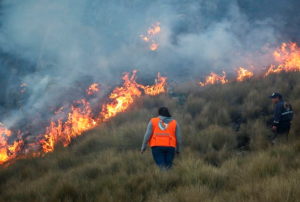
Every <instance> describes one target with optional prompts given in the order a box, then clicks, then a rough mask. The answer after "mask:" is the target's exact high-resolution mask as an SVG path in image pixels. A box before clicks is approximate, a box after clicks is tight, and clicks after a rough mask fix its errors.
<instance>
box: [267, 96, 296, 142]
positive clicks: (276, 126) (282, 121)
mask: <svg viewBox="0 0 300 202" xmlns="http://www.w3.org/2000/svg"><path fill="white" fill-rule="evenodd" d="M269 98H271V99H272V102H273V103H274V104H275V107H274V121H273V124H272V130H273V131H274V132H275V134H276V137H275V138H283V139H284V140H286V141H287V140H288V134H289V131H290V127H291V123H290V122H291V120H292V119H293V109H292V106H291V104H289V103H288V102H287V101H283V100H282V96H281V94H279V93H273V94H272V95H270V96H269Z"/></svg>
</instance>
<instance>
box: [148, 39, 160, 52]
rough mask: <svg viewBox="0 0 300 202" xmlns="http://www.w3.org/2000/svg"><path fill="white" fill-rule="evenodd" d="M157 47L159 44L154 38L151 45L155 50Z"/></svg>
mask: <svg viewBox="0 0 300 202" xmlns="http://www.w3.org/2000/svg"><path fill="white" fill-rule="evenodd" d="M157 47H158V44H157V43H155V41H154V40H152V45H151V46H149V48H150V50H152V51H154V50H156V49H157Z"/></svg>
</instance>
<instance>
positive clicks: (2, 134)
mask: <svg viewBox="0 0 300 202" xmlns="http://www.w3.org/2000/svg"><path fill="white" fill-rule="evenodd" d="M11 134H12V132H11V131H10V130H8V129H7V128H6V127H4V126H3V124H2V123H0V164H2V163H4V162H6V161H8V160H10V159H13V158H16V156H17V155H18V153H19V152H20V151H21V150H22V148H23V147H24V142H23V140H21V139H19V138H17V140H16V141H15V142H14V143H13V144H12V145H9V144H8V142H7V141H8V138H9V137H10V136H11ZM19 135H20V132H19ZM19 135H18V137H19Z"/></svg>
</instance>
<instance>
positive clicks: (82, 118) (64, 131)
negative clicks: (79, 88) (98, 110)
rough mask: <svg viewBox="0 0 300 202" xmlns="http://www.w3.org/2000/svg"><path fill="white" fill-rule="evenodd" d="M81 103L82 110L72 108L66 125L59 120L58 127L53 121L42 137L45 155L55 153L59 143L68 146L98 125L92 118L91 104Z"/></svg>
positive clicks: (83, 101)
mask: <svg viewBox="0 0 300 202" xmlns="http://www.w3.org/2000/svg"><path fill="white" fill-rule="evenodd" d="M81 103H82V105H83V107H82V109H81V108H79V107H78V108H75V107H74V106H71V109H72V113H69V116H68V120H67V121H66V122H65V123H64V124H63V123H62V119H59V120H58V125H57V126H56V124H55V122H53V121H51V124H50V126H49V127H47V129H46V134H43V135H41V136H42V137H44V138H43V140H42V142H41V144H42V150H43V151H44V152H45V153H47V152H51V151H53V150H54V145H55V144H56V143H57V142H61V143H62V144H63V145H64V146H65V147H66V146H68V145H69V144H70V142H71V139H72V138H74V137H76V136H78V135H81V134H82V132H84V131H87V130H89V129H91V128H93V127H94V126H95V125H96V121H95V120H94V119H93V118H92V117H93V114H92V110H91V107H90V104H89V103H88V102H86V101H85V100H81Z"/></svg>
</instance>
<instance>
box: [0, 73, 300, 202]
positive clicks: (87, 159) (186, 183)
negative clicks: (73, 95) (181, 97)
mask: <svg viewBox="0 0 300 202" xmlns="http://www.w3.org/2000/svg"><path fill="white" fill-rule="evenodd" d="M287 78H288V79H289V82H288V84H284V85H283V84H282V82H283V81H284V80H286V79H287ZM298 78H299V73H293V74H287V73H282V74H280V75H270V76H269V77H267V78H266V79H264V80H254V81H245V82H241V83H238V84H237V83H228V84H226V85H222V86H207V88H206V89H204V90H203V89H199V88H198V87H195V89H190V90H191V92H193V93H192V94H190V95H189V96H188V99H187V101H186V103H185V104H184V105H183V106H181V105H179V104H178V103H176V101H175V100H174V99H172V98H171V97H169V96H167V95H159V96H158V97H144V98H138V99H136V100H135V101H134V102H133V105H131V106H130V107H129V108H128V110H127V111H126V112H123V113H120V114H118V115H116V116H115V117H113V118H111V119H109V120H108V121H106V122H105V123H103V124H101V125H99V126H97V127H95V128H94V129H92V130H90V131H86V132H84V133H83V135H82V136H80V137H78V138H76V139H74V140H73V141H72V143H71V144H69V146H68V147H66V148H65V147H63V145H60V144H58V145H54V146H55V150H54V152H52V153H47V154H46V155H45V156H44V157H36V158H33V157H27V158H23V159H19V160H17V161H15V162H14V163H11V165H9V166H8V167H4V166H3V165H2V167H1V169H0V200H1V201H24V200H26V201H199V200H201V201H241V200H242V201H253V200H254V201H274V200H275V201H276V200H277V201H287V200H289V201H297V200H298V198H299V196H300V191H299V189H298V185H299V183H300V180H299V179H298V177H297V176H298V175H299V172H300V160H299V158H297V156H298V155H299V152H300V149H299V148H300V146H299V145H300V143H299V142H298V137H299V134H298V131H300V126H298V125H297V124H293V126H292V131H291V137H290V140H291V141H290V143H288V144H287V145H275V146H273V147H270V144H269V142H268V135H269V131H268V125H267V123H268V120H269V119H271V117H272V104H271V103H270V100H269V99H268V97H267V95H269V94H270V93H271V92H273V91H275V90H276V91H278V92H282V94H283V96H284V98H289V99H290V102H291V103H292V105H293V106H294V105H295V109H297V106H296V105H297V103H298V102H300V91H299V90H298V89H300V86H299V85H300V84H299V83H297V81H298ZM265 86H268V87H267V88H266V87H265ZM212 100H213V102H212ZM253 103H254V104H253ZM162 105H164V106H168V107H169V108H170V110H171V113H172V115H173V117H174V118H175V119H176V120H177V121H178V122H179V124H180V127H181V133H182V141H183V142H182V154H181V156H180V157H179V158H176V159H175V162H174V168H173V170H172V171H171V172H159V170H158V169H157V167H156V166H155V165H154V161H153V159H152V156H151V152H150V149H149V148H148V149H147V150H146V153H145V154H143V155H142V154H140V153H139V149H140V146H141V142H142V140H143V135H144V132H145V129H146V127H147V123H148V121H149V119H150V118H151V117H153V116H156V112H157V107H159V106H162ZM254 106H255V107H254ZM251 107H252V108H253V110H254V112H253V113H250V112H251ZM298 114H299V111H298V110H295V118H296V119H297V117H298V116H299V115H298ZM233 123H235V124H238V125H240V129H239V131H236V130H235V128H234V127H233ZM239 137H244V139H247V138H248V140H249V142H247V141H244V142H243V141H242V142H239V140H241V138H239ZM243 144H244V145H243ZM199 193H200V194H199ZM288 193H290V194H288Z"/></svg>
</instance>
